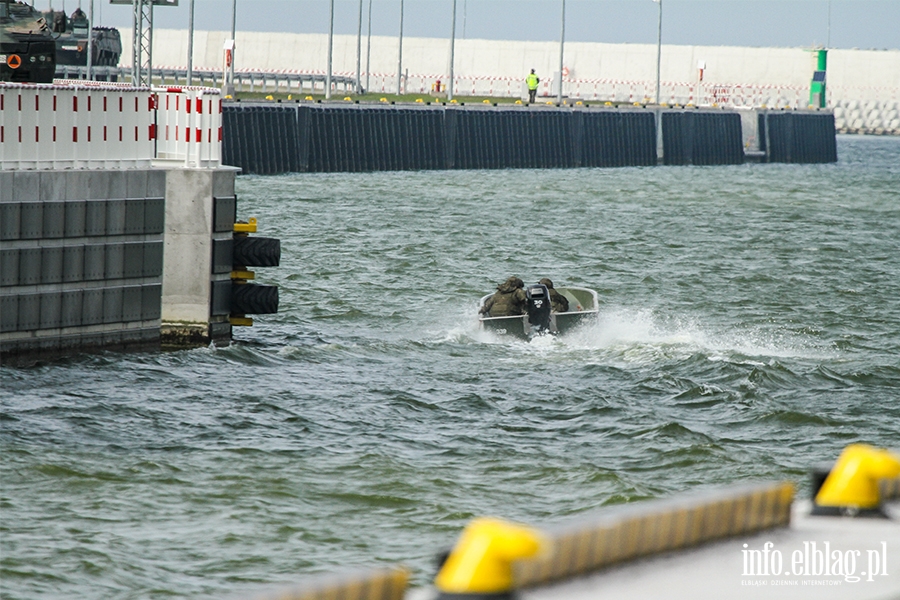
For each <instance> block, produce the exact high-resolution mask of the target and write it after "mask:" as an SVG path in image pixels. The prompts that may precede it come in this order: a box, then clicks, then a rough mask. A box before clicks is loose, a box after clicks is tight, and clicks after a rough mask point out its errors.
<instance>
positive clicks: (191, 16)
mask: <svg viewBox="0 0 900 600" xmlns="http://www.w3.org/2000/svg"><path fill="white" fill-rule="evenodd" d="M187 54H188V55H187V59H188V60H187V84H188V85H191V84H192V83H193V81H194V0H191V2H190V6H189V7H188V48H187Z"/></svg>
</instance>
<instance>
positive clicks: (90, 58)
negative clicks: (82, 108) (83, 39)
mask: <svg viewBox="0 0 900 600" xmlns="http://www.w3.org/2000/svg"><path fill="white" fill-rule="evenodd" d="M93 66H94V0H91V1H90V2H89V3H88V41H87V80H88V81H90V80H91V69H92V68H93Z"/></svg>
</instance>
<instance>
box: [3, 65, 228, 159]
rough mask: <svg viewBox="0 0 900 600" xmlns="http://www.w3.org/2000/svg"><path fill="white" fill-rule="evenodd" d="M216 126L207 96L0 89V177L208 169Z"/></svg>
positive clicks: (106, 88)
mask: <svg viewBox="0 0 900 600" xmlns="http://www.w3.org/2000/svg"><path fill="white" fill-rule="evenodd" d="M173 98H175V99H176V100H175V101H174V102H173V100H172V99H173ZM198 108H199V112H198V111H197V109H198ZM221 123H222V117H221V102H220V99H219V91H218V90H216V89H211V88H162V89H150V88H142V87H132V86H129V85H123V84H110V83H99V82H79V83H75V82H69V81H58V82H56V83H54V84H52V85H51V84H17V83H0V169H2V170H14V169H128V168H146V167H150V166H152V165H153V164H159V163H164V164H176V163H177V164H179V165H181V166H185V167H192V168H207V167H215V166H218V165H219V160H220V156H221V139H222V130H221Z"/></svg>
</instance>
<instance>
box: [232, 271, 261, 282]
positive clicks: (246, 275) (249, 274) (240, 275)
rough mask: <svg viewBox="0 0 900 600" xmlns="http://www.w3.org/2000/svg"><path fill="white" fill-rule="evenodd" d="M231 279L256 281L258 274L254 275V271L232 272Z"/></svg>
mask: <svg viewBox="0 0 900 600" xmlns="http://www.w3.org/2000/svg"><path fill="white" fill-rule="evenodd" d="M231 279H241V280H244V281H246V280H248V279H256V273H254V272H253V271H232V272H231Z"/></svg>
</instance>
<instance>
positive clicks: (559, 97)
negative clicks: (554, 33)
mask: <svg viewBox="0 0 900 600" xmlns="http://www.w3.org/2000/svg"><path fill="white" fill-rule="evenodd" d="M561 21H562V26H561V29H560V32H559V91H558V92H557V94H556V103H557V104H562V97H563V89H562V88H563V49H564V48H565V45H566V0H562V19H561Z"/></svg>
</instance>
